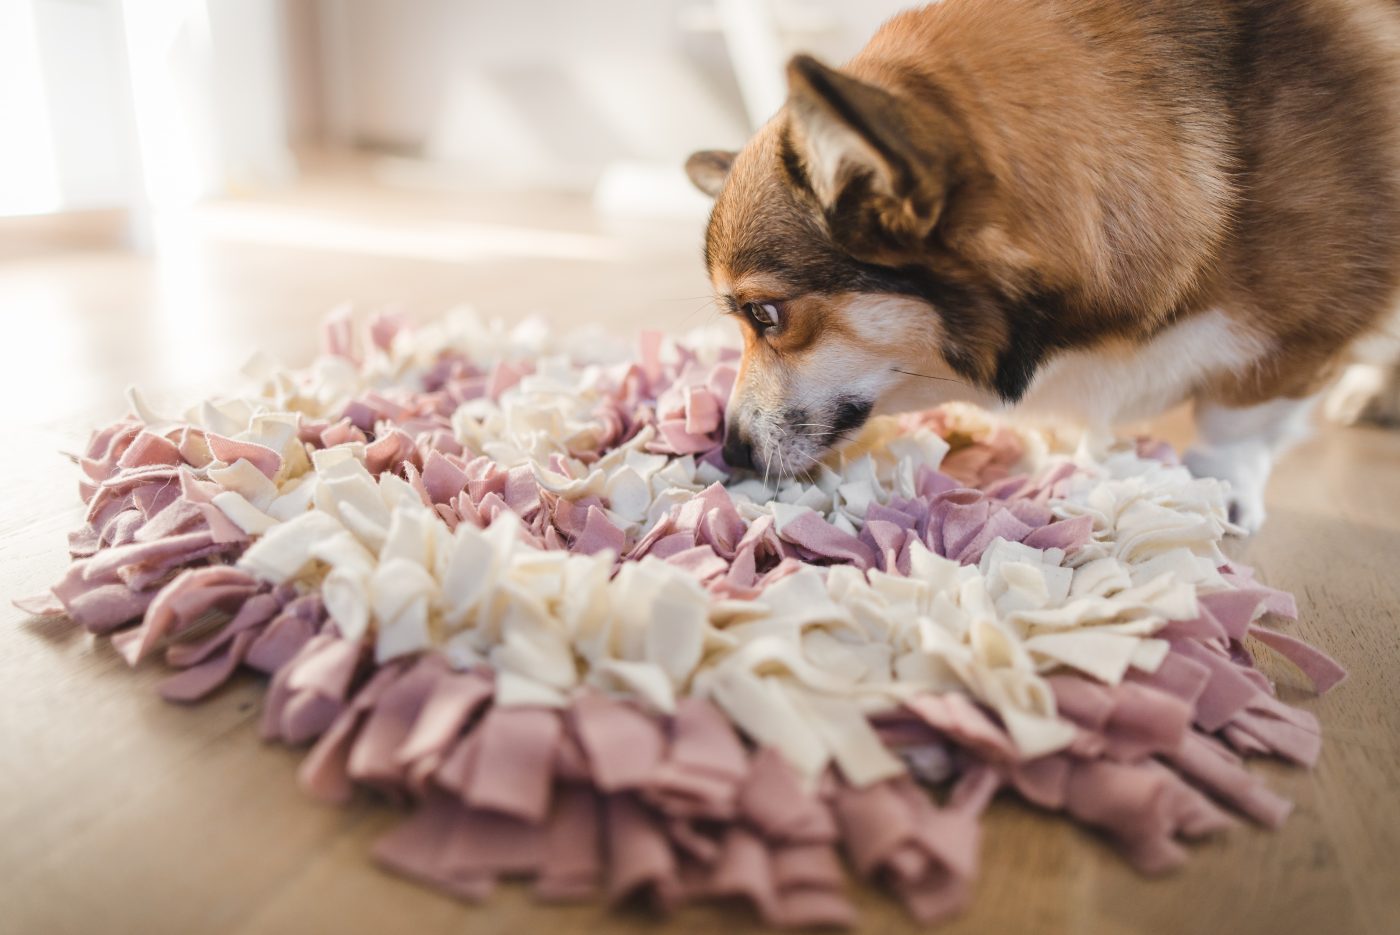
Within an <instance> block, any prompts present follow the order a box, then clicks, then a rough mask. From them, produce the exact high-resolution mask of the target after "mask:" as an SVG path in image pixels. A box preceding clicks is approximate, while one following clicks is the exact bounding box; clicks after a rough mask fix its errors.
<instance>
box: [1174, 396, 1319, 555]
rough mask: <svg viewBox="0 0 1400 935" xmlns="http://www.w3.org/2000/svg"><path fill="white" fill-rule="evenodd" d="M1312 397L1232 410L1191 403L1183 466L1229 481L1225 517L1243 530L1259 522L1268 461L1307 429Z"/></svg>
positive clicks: (1253, 529) (1254, 528)
mask: <svg viewBox="0 0 1400 935" xmlns="http://www.w3.org/2000/svg"><path fill="white" fill-rule="evenodd" d="M1315 399H1316V398H1315V397H1310V398H1308V399H1274V400H1270V401H1269V402H1267V403H1261V404H1259V405H1257V406H1245V407H1242V408H1234V407H1228V406H1221V405H1217V404H1215V403H1208V402H1202V401H1197V403H1196V431H1197V436H1198V437H1197V442H1196V444H1195V445H1194V446H1193V447H1192V448H1191V450H1190V451H1188V452H1187V453H1186V458H1185V461H1186V466H1187V467H1188V468H1190V469H1191V473H1193V474H1195V475H1196V476H1198V477H1215V478H1219V479H1220V480H1223V481H1226V482H1228V483H1229V485H1230V519H1231V521H1233V522H1234V523H1236V524H1237V525H1239V526H1240V527H1242V528H1243V529H1244V530H1245V532H1247V533H1254V532H1258V530H1259V527H1260V526H1262V525H1263V524H1264V515H1265V510H1264V488H1265V487H1267V486H1268V483H1269V475H1270V473H1272V472H1273V468H1274V461H1275V460H1277V459H1278V457H1279V455H1281V454H1282V453H1283V452H1285V451H1287V450H1288V449H1289V448H1290V447H1292V446H1293V445H1294V444H1295V443H1297V442H1298V441H1300V440H1301V439H1302V438H1303V437H1304V436H1305V435H1306V434H1307V431H1308V414H1309V413H1310V412H1311V411H1312V406H1313V403H1314V402H1315Z"/></svg>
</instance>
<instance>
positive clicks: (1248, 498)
mask: <svg viewBox="0 0 1400 935" xmlns="http://www.w3.org/2000/svg"><path fill="white" fill-rule="evenodd" d="M1182 463H1184V464H1185V465H1186V467H1187V469H1188V470H1190V472H1191V473H1192V474H1194V475H1196V476H1197V477H1214V478H1215V479H1216V480H1221V481H1224V482H1225V483H1226V485H1227V486H1228V492H1227V494H1226V497H1227V499H1226V502H1227V503H1228V504H1229V508H1230V522H1232V523H1234V524H1235V525H1236V526H1239V527H1240V528H1241V529H1242V530H1244V534H1245V535H1251V536H1252V535H1253V534H1254V533H1256V532H1258V531H1259V529H1260V527H1262V526H1263V525H1264V520H1265V518H1266V516H1267V515H1268V514H1267V511H1266V510H1265V508H1264V487H1265V485H1266V484H1267V483H1268V482H1269V471H1270V469H1271V468H1272V466H1273V458H1272V456H1271V454H1270V452H1269V450H1268V448H1267V447H1265V446H1264V445H1254V444H1242V445H1231V446H1229V447H1227V448H1193V449H1191V450H1190V451H1188V452H1186V456H1185V457H1184V458H1182Z"/></svg>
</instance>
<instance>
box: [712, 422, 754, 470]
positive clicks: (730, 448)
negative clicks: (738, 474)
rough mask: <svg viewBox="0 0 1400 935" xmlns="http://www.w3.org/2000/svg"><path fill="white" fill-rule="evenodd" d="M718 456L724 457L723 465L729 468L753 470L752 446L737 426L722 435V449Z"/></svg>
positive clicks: (731, 427)
mask: <svg viewBox="0 0 1400 935" xmlns="http://www.w3.org/2000/svg"><path fill="white" fill-rule="evenodd" d="M720 454H722V455H723V456H724V463H725V464H727V465H729V466H730V467H735V468H747V469H750V470H752V469H753V446H752V445H750V444H749V440H748V439H747V438H745V437H744V436H743V433H741V432H740V431H739V427H738V426H737V425H733V426H730V427H729V430H728V431H727V432H725V433H724V449H723V451H721V452H720Z"/></svg>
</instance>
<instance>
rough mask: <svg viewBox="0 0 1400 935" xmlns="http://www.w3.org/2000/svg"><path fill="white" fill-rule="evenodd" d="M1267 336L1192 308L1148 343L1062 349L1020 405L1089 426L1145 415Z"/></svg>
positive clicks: (1252, 350) (1239, 362) (1242, 357)
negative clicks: (1192, 311)
mask: <svg viewBox="0 0 1400 935" xmlns="http://www.w3.org/2000/svg"><path fill="white" fill-rule="evenodd" d="M1267 350H1268V342H1267V341H1266V340H1264V339H1262V338H1260V337H1259V336H1257V335H1255V334H1252V333H1250V332H1249V331H1247V330H1246V329H1245V328H1244V327H1242V326H1241V325H1240V324H1239V323H1238V322H1236V321H1234V320H1232V319H1231V318H1229V317H1227V316H1226V315H1225V314H1224V313H1222V312H1219V311H1208V312H1203V313H1201V314H1199V315H1194V316H1192V317H1191V318H1188V319H1187V320H1186V321H1183V322H1181V323H1180V324H1177V325H1173V326H1171V327H1170V328H1168V329H1166V330H1165V331H1163V332H1161V333H1160V334H1158V335H1157V336H1156V337H1154V338H1153V339H1152V340H1151V341H1149V342H1147V343H1146V344H1137V345H1131V344H1126V343H1122V344H1114V345H1111V346H1108V347H1103V348H1095V349H1092V350H1076V351H1067V352H1065V353H1062V354H1059V355H1058V356H1056V357H1053V358H1051V359H1050V360H1049V361H1047V362H1046V363H1045V364H1044V366H1042V367H1041V369H1040V371H1039V372H1038V373H1037V374H1036V376H1035V379H1034V380H1033V381H1032V382H1031V385H1030V388H1029V389H1028V390H1027V391H1026V395H1025V396H1024V397H1023V398H1022V399H1021V402H1020V403H1019V404H1018V405H1017V407H1016V408H1017V410H1018V411H1019V412H1021V413H1024V414H1027V415H1031V416H1044V417H1050V418H1057V419H1069V420H1072V421H1075V422H1079V423H1082V424H1083V425H1085V426H1086V427H1089V428H1108V427H1111V426H1113V425H1115V424H1117V423H1121V422H1131V421H1136V420H1139V419H1148V418H1151V417H1153V416H1155V415H1157V414H1158V413H1161V412H1163V411H1164V410H1166V409H1168V408H1170V407H1171V406H1174V405H1176V404H1177V403H1179V402H1181V401H1182V400H1184V399H1186V398H1187V397H1188V396H1189V395H1190V394H1191V392H1192V391H1193V390H1194V389H1196V388H1197V387H1198V386H1200V384H1201V383H1202V382H1203V381H1204V380H1205V379H1207V378H1208V377H1210V376H1211V375H1213V374H1218V373H1222V372H1226V371H1231V370H1238V369H1241V368H1243V367H1244V366H1246V365H1247V364H1249V363H1251V362H1253V361H1255V360H1257V359H1258V358H1259V357H1260V356H1261V355H1262V354H1264V353H1266V352H1267Z"/></svg>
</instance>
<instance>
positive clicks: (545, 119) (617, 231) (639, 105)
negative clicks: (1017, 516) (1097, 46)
mask: <svg viewBox="0 0 1400 935" xmlns="http://www.w3.org/2000/svg"><path fill="white" fill-rule="evenodd" d="M899 6H900V4H898V3H897V2H895V0H515V2H501V0H0V126H3V127H4V128H5V139H4V145H3V146H0V316H3V320H4V322H5V324H6V325H7V326H9V327H8V328H7V331H6V333H7V334H9V335H22V337H20V338H18V339H17V340H16V339H13V338H12V339H11V340H8V341H5V342H0V375H3V376H0V379H3V381H4V383H3V386H0V389H3V390H4V391H6V392H7V394H8V393H23V394H25V395H27V396H29V397H32V398H33V400H34V403H33V405H34V409H33V410H32V411H31V412H30V413H29V415H28V417H29V418H31V419H33V420H40V421H42V420H45V419H48V418H56V417H59V416H65V415H82V416H84V417H85V418H86V419H88V420H90V418H91V416H89V415H87V414H88V413H89V412H91V411H92V410H93V408H94V407H95V406H101V408H102V412H101V414H102V415H104V416H105V415H107V414H109V413H110V412H111V410H114V409H119V408H120V406H121V403H120V394H119V390H120V388H121V387H122V386H123V385H125V384H127V383H132V382H136V383H140V384H142V385H143V386H144V387H146V388H148V389H151V390H152V391H155V392H157V393H159V392H161V391H164V390H169V391H171V392H175V393H178V394H180V395H184V394H187V393H189V392H194V391H197V390H202V389H204V388H205V385H206V384H207V383H210V382H218V381H224V385H226V380H227V374H228V372H230V371H231V369H232V368H234V367H236V366H237V362H238V361H241V360H242V359H243V358H245V357H247V356H248V355H249V354H251V353H252V352H253V351H254V350H256V349H259V348H261V349H264V350H268V351H272V352H274V353H276V354H278V355H280V356H282V357H283V358H284V359H286V360H287V361H288V362H300V361H301V360H303V359H304V358H305V356H306V355H307V354H309V353H311V351H312V350H313V349H314V345H315V341H316V328H315V327H314V326H315V323H316V322H317V320H319V318H320V316H321V315H322V314H323V313H324V312H325V311H326V310H327V308H328V307H329V306H331V305H333V304H335V303H338V302H342V301H348V302H353V303H357V304H360V305H363V306H366V307H382V306H383V305H386V304H394V305H398V306H400V307H401V308H402V309H403V310H405V311H407V312H408V313H409V314H411V315H416V316H427V315H432V314H437V313H439V312H440V311H442V310H443V309H444V308H446V307H448V306H451V305H456V304H459V303H471V304H474V305H475V306H477V307H478V309H479V310H480V311H482V312H484V313H486V314H492V315H501V316H503V317H508V318H509V317H518V316H521V315H525V314H530V313H541V314H544V315H546V316H547V317H549V318H551V319H554V320H557V321H560V322H563V323H567V322H569V321H573V320H579V319H587V320H590V321H601V322H603V323H605V324H615V325H616V326H617V327H619V328H623V327H626V328H635V327H637V326H639V325H649V326H655V327H662V328H676V327H686V326H688V325H690V324H698V323H700V321H702V320H703V317H702V316H703V315H705V314H708V312H707V311H706V310H705V307H706V300H707V298H708V293H709V288H708V284H707V282H706V281H705V278H704V276H703V271H702V270H701V267H700V262H699V246H700V240H701V233H702V228H703V222H704V217H705V213H706V211H707V208H708V205H707V201H706V199H704V198H703V197H702V196H700V195H699V194H698V193H697V192H695V191H693V190H692V189H691V187H690V185H689V183H688V181H687V180H686V178H685V176H684V173H683V171H682V169H681V165H682V163H683V161H684V159H685V157H686V156H687V155H688V154H689V153H690V152H691V151H693V150H695V149H699V148H709V147H737V146H739V145H740V144H742V143H743V141H744V140H745V139H746V138H747V136H748V135H749V134H750V133H751V132H752V130H753V129H754V128H755V127H757V126H758V125H760V124H761V123H762V122H763V121H765V120H766V119H767V118H768V117H769V116H770V115H771V114H772V113H773V112H774V110H776V108H777V107H778V106H779V105H780V104H781V102H782V100H783V96H784V80H783V66H784V62H785V60H786V58H787V57H788V56H789V55H790V54H791V53H792V52H794V51H797V50H807V51H812V52H815V53H817V54H819V55H822V56H824V57H826V58H828V59H830V60H833V61H839V60H842V59H844V58H846V57H848V56H849V55H850V54H852V53H853V52H854V51H855V50H856V49H858V48H859V47H860V46H861V45H862V44H863V43H864V41H865V40H866V39H867V38H868V37H869V35H870V34H871V32H873V30H874V29H875V28H876V26H877V25H878V24H879V22H880V21H881V20H883V19H885V18H886V17H887V16H888V15H889V14H891V13H892V12H894V11H895V10H896V9H898V7H899ZM36 382H37V384H38V386H39V387H40V388H41V389H42V392H37V393H36V392H34V390H35V387H36Z"/></svg>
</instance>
